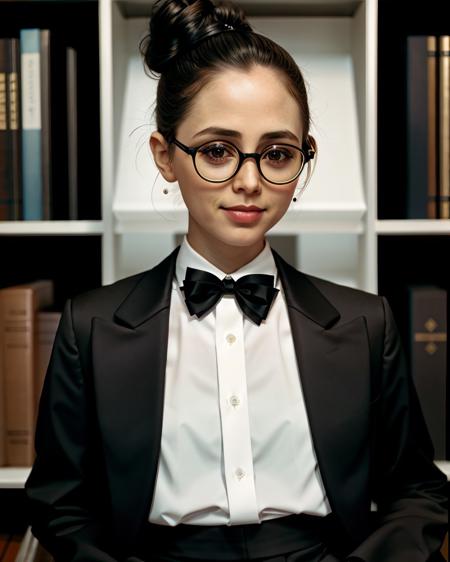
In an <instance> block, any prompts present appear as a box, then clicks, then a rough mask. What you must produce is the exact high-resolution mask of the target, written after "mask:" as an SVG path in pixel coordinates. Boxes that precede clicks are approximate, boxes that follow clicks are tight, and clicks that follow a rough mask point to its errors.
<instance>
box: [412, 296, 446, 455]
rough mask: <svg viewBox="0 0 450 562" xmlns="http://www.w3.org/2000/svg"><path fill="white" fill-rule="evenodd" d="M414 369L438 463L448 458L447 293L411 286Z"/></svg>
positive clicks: (420, 399) (415, 382)
mask: <svg viewBox="0 0 450 562" xmlns="http://www.w3.org/2000/svg"><path fill="white" fill-rule="evenodd" d="M408 293H409V303H410V305H409V306H410V314H411V369H412V376H413V380H414V384H415V386H416V389H417V393H418V396H419V401H420V404H421V407H422V411H423V415H424V418H425V421H426V424H427V427H428V430H429V432H430V435H431V438H432V441H433V445H434V452H435V459H436V460H444V459H445V458H446V387H447V385H446V372H447V371H446V346H447V320H446V303H447V292H446V291H445V290H444V289H441V288H439V287H424V286H410V287H409V288H408Z"/></svg>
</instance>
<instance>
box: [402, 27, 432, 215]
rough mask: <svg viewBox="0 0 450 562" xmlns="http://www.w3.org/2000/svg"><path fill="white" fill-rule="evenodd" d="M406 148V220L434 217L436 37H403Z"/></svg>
mask: <svg viewBox="0 0 450 562" xmlns="http://www.w3.org/2000/svg"><path fill="white" fill-rule="evenodd" d="M406 53H407V70H406V96H407V100H406V136H407V138H406V141H407V142H406V150H407V188H408V189H407V208H406V217H407V218H408V219H422V218H428V219H435V218H438V212H437V207H438V204H437V197H438V192H437V146H438V136H437V135H438V132H437V121H436V119H437V117H436V114H437V107H436V101H437V63H436V56H437V39H436V37H434V36H422V35H419V36H415V35H414V36H410V37H408V38H407V47H406Z"/></svg>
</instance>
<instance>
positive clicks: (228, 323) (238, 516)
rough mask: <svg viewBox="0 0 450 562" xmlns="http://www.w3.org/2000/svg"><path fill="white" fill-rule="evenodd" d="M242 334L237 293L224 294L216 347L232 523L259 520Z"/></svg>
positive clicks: (218, 307)
mask: <svg viewBox="0 0 450 562" xmlns="http://www.w3.org/2000/svg"><path fill="white" fill-rule="evenodd" d="M230 335H232V336H233V338H229V336H230ZM243 336H244V326H243V316H242V313H241V312H240V310H239V309H238V308H237V304H236V302H235V300H234V297H232V296H231V297H228V296H226V295H225V296H224V297H222V299H221V300H220V301H219V303H218V304H217V306H216V351H217V374H218V386H219V404H220V417H221V427H222V439H223V450H224V468H225V481H226V487H227V495H228V504H229V509H230V522H231V523H233V524H236V523H240V524H243V523H258V522H259V516H258V507H257V501H256V490H255V482H254V476H253V474H254V473H253V456H252V448H251V437H250V421H249V412H248V403H247V381H246V372H245V351H244V337H243ZM230 339H232V341H231V342H230Z"/></svg>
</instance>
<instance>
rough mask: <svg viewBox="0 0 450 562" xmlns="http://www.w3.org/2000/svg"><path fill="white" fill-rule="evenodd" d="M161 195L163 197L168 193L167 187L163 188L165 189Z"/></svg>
mask: <svg viewBox="0 0 450 562" xmlns="http://www.w3.org/2000/svg"><path fill="white" fill-rule="evenodd" d="M163 193H164V195H167V194H168V193H169V190H168V189H167V187H165V188H164V189H163Z"/></svg>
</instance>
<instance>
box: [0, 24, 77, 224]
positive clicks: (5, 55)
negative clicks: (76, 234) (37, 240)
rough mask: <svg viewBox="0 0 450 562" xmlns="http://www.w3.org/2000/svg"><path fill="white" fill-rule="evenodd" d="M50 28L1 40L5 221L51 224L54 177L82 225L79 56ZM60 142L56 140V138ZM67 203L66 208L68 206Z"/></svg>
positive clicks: (1, 208) (0, 180)
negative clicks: (54, 36) (54, 40)
mask: <svg viewBox="0 0 450 562" xmlns="http://www.w3.org/2000/svg"><path fill="white" fill-rule="evenodd" d="M51 43H52V42H51V34H50V30H48V29H36V28H32V29H21V30H20V37H19V38H17V37H10V38H0V220H3V221H6V220H50V219H53V218H54V205H53V204H54V201H53V199H54V197H53V188H52V183H53V181H54V178H53V172H54V171H55V169H57V170H58V174H59V181H61V180H60V178H61V174H63V176H64V181H62V182H61V184H62V185H58V190H61V189H65V187H66V186H67V189H68V194H66V196H65V197H64V198H62V197H61V195H59V196H58V197H59V198H60V199H62V200H63V201H64V205H65V206H67V207H68V209H66V210H65V211H64V212H65V215H68V216H67V218H68V219H77V218H78V201H77V192H78V174H77V170H78V145H77V143H78V140H77V52H76V50H75V49H74V48H73V47H70V46H62V45H58V46H56V45H55V46H54V45H52V44H51ZM56 137H57V138H56ZM66 201H67V203H66Z"/></svg>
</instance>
